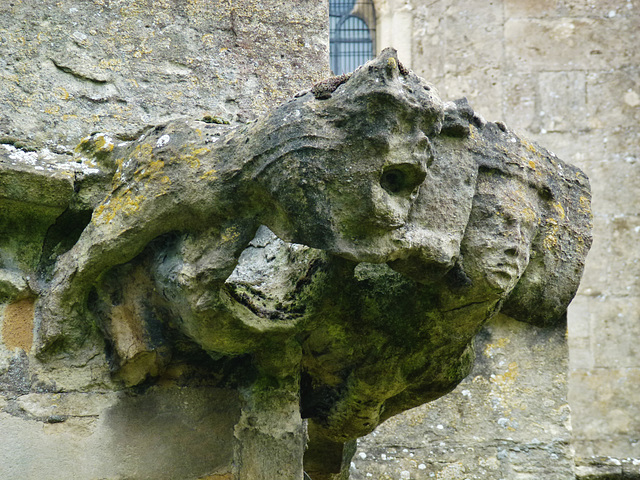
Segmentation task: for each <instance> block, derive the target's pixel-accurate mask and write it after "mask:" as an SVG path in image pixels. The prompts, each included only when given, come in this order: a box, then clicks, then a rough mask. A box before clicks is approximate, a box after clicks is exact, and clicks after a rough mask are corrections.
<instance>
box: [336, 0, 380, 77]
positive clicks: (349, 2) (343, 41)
mask: <svg viewBox="0 0 640 480" xmlns="http://www.w3.org/2000/svg"><path fill="white" fill-rule="evenodd" d="M329 21H330V29H331V30H330V37H329V55H330V59H331V70H332V71H333V73H334V75H341V74H343V73H347V72H352V71H353V70H355V69H356V68H358V67H359V66H360V65H362V64H363V63H365V62H366V61H368V60H370V59H372V58H373V57H374V56H375V53H376V45H375V38H376V13H375V9H374V7H373V2H372V0H330V1H329Z"/></svg>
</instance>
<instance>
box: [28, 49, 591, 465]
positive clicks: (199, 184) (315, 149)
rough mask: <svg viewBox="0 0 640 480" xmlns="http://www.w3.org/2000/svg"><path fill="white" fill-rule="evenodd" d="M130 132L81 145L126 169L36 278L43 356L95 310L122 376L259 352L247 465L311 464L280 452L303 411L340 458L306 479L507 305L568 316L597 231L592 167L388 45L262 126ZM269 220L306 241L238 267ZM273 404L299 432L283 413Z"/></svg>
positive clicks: (318, 448) (297, 434)
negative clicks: (48, 269)
mask: <svg viewBox="0 0 640 480" xmlns="http://www.w3.org/2000/svg"><path fill="white" fill-rule="evenodd" d="M321 90H322V91H321ZM312 92H313V93H312ZM409 119H410V120H409ZM316 132H322V135H323V136H318V134H317V133H316ZM363 138H366V139H367V143H362V139H363ZM338 139H339V141H340V142H339V143H336V140H338ZM116 142H117V140H115V139H114V138H113V137H110V136H107V135H104V134H98V135H93V136H91V137H87V138H86V139H85V140H84V141H83V143H81V145H80V146H79V147H78V155H79V156H80V158H81V159H82V162H83V163H91V162H94V163H95V164H97V165H101V166H102V168H103V169H107V170H109V169H111V171H114V170H115V172H114V177H113V181H112V187H111V188H112V193H111V194H110V195H108V196H107V197H106V198H105V199H104V200H103V201H101V202H100V203H99V204H98V205H93V208H94V210H93V217H92V221H91V223H90V224H89V225H88V226H87V228H86V229H85V231H84V232H83V233H82V235H81V236H80V238H79V239H78V241H77V243H76V244H75V245H74V246H73V248H71V250H69V251H68V252H67V253H65V254H64V255H62V256H61V257H59V259H58V260H57V262H56V265H55V269H54V270H53V279H52V280H51V283H50V284H49V285H47V284H45V285H47V286H46V287H45V288H44V289H43V290H42V292H43V299H42V300H41V302H40V303H39V310H38V316H37V320H38V321H39V322H41V323H40V324H39V327H40V328H39V330H38V332H39V337H38V340H39V341H40V342H41V345H40V348H41V352H42V353H43V354H45V355H47V356H50V355H52V354H55V355H60V354H61V353H63V352H66V351H68V349H69V348H78V347H81V346H83V345H84V346H85V347H86V345H87V342H89V344H90V345H92V342H95V341H97V339H96V340H91V339H95V332H96V330H95V329H92V328H91V326H90V324H89V322H88V320H89V319H91V318H96V322H97V323H96V326H97V327H99V329H100V330H101V331H102V332H103V334H105V335H106V338H107V342H108V344H109V346H110V352H111V353H110V354H111V356H112V366H113V368H114V369H115V371H116V376H117V378H119V379H120V380H122V381H124V382H125V384H126V385H135V384H137V383H139V382H141V381H143V380H145V379H146V378H148V377H151V378H153V377H158V376H160V375H162V373H163V371H164V370H165V369H166V368H167V366H168V365H169V363H170V361H171V357H172V356H173V355H179V354H181V353H180V352H181V349H182V348H184V347H181V343H180V342H183V340H181V339H182V338H183V337H184V338H185V339H189V340H190V341H192V342H194V343H195V344H196V345H197V346H198V347H199V348H201V349H203V350H204V351H205V352H207V353H208V354H209V355H210V356H211V357H213V358H214V359H219V358H220V357H221V356H222V357H225V356H231V357H233V356H238V355H246V354H251V355H252V356H253V361H252V362H251V363H252V364H253V366H252V368H254V369H255V373H256V374H257V375H258V377H257V378H258V380H252V381H251V382H252V383H251V382H250V383H249V384H246V386H245V387H242V388H246V389H247V390H246V391H247V396H246V399H245V401H244V405H245V406H244V407H243V412H244V413H243V415H245V416H246V418H247V419H253V420H251V421H250V420H247V421H246V422H244V423H242V422H241V424H238V425H237V426H236V436H237V438H238V439H239V440H240V443H239V445H240V449H241V452H242V453H240V456H241V458H243V460H240V461H239V465H240V467H239V468H240V470H239V472H240V473H239V474H240V476H241V477H242V478H245V477H246V478H255V475H257V473H256V472H257V471H260V470H263V471H265V472H272V471H273V469H274V468H275V465H272V466H270V467H267V466H266V464H265V463H264V462H265V461H267V460H268V461H275V462H276V463H282V464H287V465H291V468H293V469H294V470H295V469H296V468H297V469H298V470H300V469H301V465H299V466H298V467H296V466H295V462H294V461H293V460H291V461H285V459H284V457H283V456H282V455H281V454H279V453H278V452H284V451H286V452H289V453H291V454H293V456H294V458H298V457H297V454H295V452H296V451H298V452H301V451H302V446H303V442H302V439H303V437H302V429H301V426H300V425H301V423H300V421H301V417H300V414H302V416H303V417H308V418H310V425H309V433H310V443H309V453H308V457H309V459H310V460H309V462H311V463H309V465H312V464H313V462H314V460H313V459H314V458H315V457H314V456H316V455H319V454H320V453H319V452H326V448H327V446H328V445H329V444H331V443H332V444H334V447H331V448H332V449H334V450H335V452H336V457H335V460H334V462H335V463H334V464H333V465H324V466H323V467H322V469H323V470H322V471H313V472H312V473H314V474H315V475H316V476H321V475H331V474H338V472H339V471H340V470H341V469H342V470H343V471H344V463H343V452H344V447H343V446H342V444H343V443H345V442H346V441H348V440H351V439H354V438H356V437H358V436H361V435H363V434H366V433H368V432H369V431H371V430H372V429H373V428H374V427H375V426H376V425H378V424H379V423H380V422H381V421H383V420H384V419H386V418H389V417H390V416H392V415H394V414H396V413H398V412H400V411H402V410H405V409H407V408H410V407H413V406H416V405H419V404H421V403H424V402H426V401H430V400H433V399H435V398H438V397H439V396H442V395H443V394H445V393H447V392H449V391H450V390H451V389H452V388H454V387H455V385H456V384H457V383H458V382H460V381H461V380H462V379H463V378H464V377H465V376H466V375H467V373H468V372H469V368H470V367H471V365H472V362H473V350H472V348H471V342H472V340H473V338H474V336H475V334H476V333H477V331H478V330H479V329H480V327H481V326H482V325H483V324H484V322H485V321H486V320H487V319H489V318H490V317H491V316H493V315H494V314H495V313H496V312H497V311H498V310H499V309H500V308H504V310H505V311H506V312H508V313H509V314H510V315H512V316H514V317H516V318H518V319H521V320H524V321H528V322H531V323H536V324H541V325H544V324H551V323H553V322H555V321H556V320H557V319H558V318H560V317H561V316H562V314H563V312H564V310H565V309H566V305H567V304H568V302H569V301H570V300H571V298H572V297H573V295H574V293H575V291H576V289H577V283H578V279H579V276H580V272H581V270H582V267H583V262H584V257H585V255H586V252H587V250H588V248H589V244H590V236H589V235H590V234H589V230H590V216H589V215H590V214H589V192H588V183H587V181H586V177H584V175H583V174H582V173H581V172H580V171H579V170H577V169H574V168H572V167H570V166H568V165H566V164H563V163H562V162H561V161H560V160H558V159H557V158H555V156H553V155H552V154H549V153H548V152H546V151H544V150H542V149H540V148H539V147H537V146H534V145H532V144H530V143H528V142H527V141H525V140H521V139H520V138H519V137H517V136H516V135H515V134H514V133H513V132H511V131H510V130H508V129H507V128H506V127H505V126H504V125H503V124H491V123H489V124H487V123H485V122H484V120H482V119H481V118H480V117H479V116H477V115H476V114H475V113H474V111H473V110H472V109H471V108H470V107H469V105H468V104H467V102H466V101H465V100H461V101H457V102H455V103H450V104H446V105H445V104H443V103H442V102H441V101H440V100H439V98H438V97H437V96H436V93H435V91H434V90H433V87H432V86H430V85H428V84H426V83H424V82H423V81H422V80H420V79H419V78H418V77H416V76H415V75H413V74H410V73H408V72H406V71H405V70H403V68H402V67H401V65H400V64H399V63H398V61H397V58H396V57H395V53H394V52H393V51H390V50H389V51H385V52H383V54H382V55H381V56H380V57H379V58H378V59H377V60H376V61H374V62H372V63H370V64H368V65H367V66H365V67H364V68H363V69H361V70H359V71H357V72H355V73H354V74H353V75H352V76H351V77H350V78H342V79H340V81H334V82H327V83H323V84H322V85H320V86H318V87H317V88H314V89H312V91H311V92H306V93H303V94H301V95H299V96H297V97H296V98H295V99H293V100H292V101H290V102H288V103H286V104H284V105H283V106H282V107H280V108H279V109H276V110H274V112H273V113H272V114H270V115H269V116H266V117H265V118H264V119H261V120H259V121H257V122H256V123H254V124H252V125H249V126H246V127H242V128H240V129H230V128H229V127H225V126H218V125H209V124H206V123H198V122H192V121H175V122H172V123H169V124H165V125H162V126H159V127H156V128H154V129H152V130H150V129H149V130H146V131H145V132H144V133H143V134H142V136H141V137H140V138H138V139H137V140H135V141H125V142H119V143H117V144H116ZM354 148H356V149H357V150H354ZM323 149H329V150H330V151H331V152H332V153H331V154H330V155H329V156H327V154H326V153H325V152H324V151H323ZM363 151H366V152H368V155H366V156H365V158H366V161H365V162H364V163H359V162H358V161H357V160H358V158H360V156H361V155H362V152H363ZM353 152H358V153H357V156H354V154H353ZM347 157H348V158H349V163H346V161H345V159H346V158H347ZM345 165H348V166H347V167H346V168H345ZM283 168H284V172H286V176H285V175H282V173H281V169H283ZM80 190H82V189H80ZM238 199H241V201H238ZM256 200H257V202H256ZM354 205H358V210H357V211H354V210H353V206H354ZM205 220H206V223H205ZM260 223H263V224H266V225H268V226H270V227H271V228H272V229H273V230H275V231H276V232H277V233H278V234H279V236H280V237H282V238H284V239H286V240H288V241H294V242H301V243H304V244H305V245H306V246H307V247H302V246H291V247H287V246H286V245H285V244H284V243H282V242H281V241H278V242H280V243H277V242H276V240H275V238H271V239H269V237H268V235H267V236H265V233H264V232H262V233H260V234H259V236H258V237H256V238H255V239H254V241H253V247H252V248H258V249H261V252H260V253H259V254H258V257H260V256H262V257H263V258H262V259H259V260H256V259H255V257H256V254H255V253H247V257H246V258H253V260H252V261H249V262H248V263H243V260H242V257H240V266H239V270H236V272H237V273H235V274H232V271H233V269H234V267H235V265H236V258H238V257H239V256H240V253H241V251H242V249H243V248H244V247H245V246H246V245H247V244H248V243H249V241H250V239H251V237H252V236H253V234H254V232H255V230H256V228H257V226H258V225H259V224H260ZM201 225H206V228H203V227H202V226H201ZM180 231H186V232H188V234H187V235H185V234H184V233H176V232H180ZM163 234H168V236H163ZM154 239H155V240H154ZM274 242H276V243H274ZM276 245H277V248H276ZM145 247H146V248H145ZM308 247H315V248H319V249H321V250H314V249H310V248H308ZM140 252H142V253H141V254H140V255H138V254H139V253H140ZM269 252H271V253H269ZM269 259H271V260H269ZM274 259H278V261H277V262H273V260H274ZM129 261H131V263H127V262H129ZM270 262H273V264H272V265H271V266H269V265H268V264H269V263H270ZM362 262H369V263H362ZM384 262H387V263H388V264H389V266H390V267H391V268H389V267H388V266H386V265H376V264H382V263H384ZM117 264H124V265H122V266H119V267H117V268H115V269H114V270H113V271H112V272H109V273H105V272H106V271H107V270H108V269H109V268H111V267H115V266H116V265H117ZM265 266H266V267H267V268H265ZM276 266H277V268H276ZM392 269H393V270H392ZM394 270H395V272H394ZM267 271H268V272H269V274H268V275H267ZM144 272H148V273H147V274H145V273H144ZM256 272H259V274H258V277H257V278H256ZM397 272H399V273H397ZM400 274H402V275H400ZM230 275H231V276H230ZM98 277H100V282H99V284H98V287H99V288H98V289H97V291H96V294H95V295H94V296H93V299H92V300H90V302H89V309H88V310H87V309H86V308H85V306H84V305H83V303H84V300H83V299H85V298H87V295H88V293H89V291H90V289H91V288H92V286H93V285H94V284H95V282H96V279H97V278H98ZM227 278H229V279H228V280H227ZM225 281H226V284H225ZM329 300H330V301H329ZM328 301H329V302H328ZM345 312H348V314H347V316H346V317H345ZM462 320H463V321H462ZM87 324H88V325H89V326H88V327H83V325H87ZM390 325H393V328H389V326H390ZM452 325H457V327H456V328H452ZM363 338H364V339H366V341H365V342H363V340H362V339H363ZM408 338H412V339H413V340H412V341H410V342H408V341H407V339H408ZM176 340H178V341H176ZM285 346H286V347H285ZM93 348H94V347H91V348H90V349H89V351H90V352H92V351H93ZM278 349H279V354H278V355H274V350H275V351H278ZM283 349H284V350H283ZM374 352H375V354H374ZM300 368H301V369H302V377H301V379H296V378H297V377H296V375H297V374H296V373H295V372H297V371H298V369H300ZM248 373H249V372H246V373H245V374H244V375H248ZM243 381H246V380H243ZM240 385H242V382H241V383H240ZM274 398H278V399H279V400H277V401H274V400H273V399H274ZM298 403H300V404H301V408H302V411H301V412H298V410H297V408H298V407H297V405H298ZM256 405H257V406H256ZM278 411H279V412H281V415H276V418H279V419H280V420H281V424H282V425H284V424H289V423H291V425H292V428H291V429H289V430H287V431H289V434H285V433H284V432H283V431H280V430H278V429H275V428H273V426H270V425H271V422H272V421H273V418H272V417H271V416H270V415H269V414H268V413H267V412H271V414H272V415H273V414H274V412H278ZM296 412H297V413H296ZM265 415H266V417H265ZM296 415H297V417H296ZM287 418H290V420H287ZM296 418H297V420H296ZM296 421H297V422H298V427H295V425H296ZM245 424H246V425H245ZM242 425H245V426H242ZM285 430H286V429H285ZM279 438H281V439H282V441H280V440H279ZM269 446H270V447H269ZM269 448H271V449H272V452H273V453H272V454H268V453H267V452H269V451H270V450H269ZM260 459H263V460H260ZM260 465H262V467H264V468H262V469H261V467H260ZM244 467H246V469H245V470H243V468H244ZM309 468H313V467H309ZM315 468H319V467H315ZM282 475H283V476H282V478H286V477H288V476H291V475H294V473H293V471H292V472H289V473H282ZM320 478H321V477H320ZM327 478H328V477H327Z"/></svg>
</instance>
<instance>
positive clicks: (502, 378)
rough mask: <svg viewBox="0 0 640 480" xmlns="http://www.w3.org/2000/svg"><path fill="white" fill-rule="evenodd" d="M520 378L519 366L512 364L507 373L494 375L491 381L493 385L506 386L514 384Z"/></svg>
mask: <svg viewBox="0 0 640 480" xmlns="http://www.w3.org/2000/svg"><path fill="white" fill-rule="evenodd" d="M517 378H518V364H517V363H516V362H511V363H510V364H509V366H508V368H507V371H506V372H504V373H501V374H497V375H492V376H491V381H492V382H493V383H496V384H499V385H504V384H507V383H513V382H515V381H516V379H517Z"/></svg>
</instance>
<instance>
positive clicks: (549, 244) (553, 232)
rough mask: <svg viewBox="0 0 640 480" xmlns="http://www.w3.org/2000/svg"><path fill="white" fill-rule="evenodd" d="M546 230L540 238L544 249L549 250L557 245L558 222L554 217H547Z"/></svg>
mask: <svg viewBox="0 0 640 480" xmlns="http://www.w3.org/2000/svg"><path fill="white" fill-rule="evenodd" d="M547 225H548V231H547V233H546V235H545V237H544V240H542V245H543V247H544V248H545V249H547V250H551V249H552V248H554V247H555V246H557V245H558V230H559V227H558V222H557V221H556V220H555V219H554V218H548V219H547Z"/></svg>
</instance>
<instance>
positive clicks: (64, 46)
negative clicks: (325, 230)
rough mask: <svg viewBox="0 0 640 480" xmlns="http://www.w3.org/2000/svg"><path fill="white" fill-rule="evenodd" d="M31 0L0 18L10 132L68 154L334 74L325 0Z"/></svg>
mask: <svg viewBox="0 0 640 480" xmlns="http://www.w3.org/2000/svg"><path fill="white" fill-rule="evenodd" d="M29 3H30V2H26V4H25V3H23V2H14V3H8V4H5V5H4V15H2V16H0V34H1V35H2V42H0V57H2V58H3V62H2V70H1V72H2V73H1V74H0V85H2V88H0V92H1V93H0V104H2V105H5V106H8V107H9V108H10V109H11V110H10V111H4V112H3V113H2V114H0V132H1V133H0V135H1V136H2V137H3V138H4V139H5V141H6V139H15V140H18V141H21V142H23V143H24V142H26V143H28V144H30V145H33V146H37V147H42V146H43V145H49V146H50V147H51V148H55V149H56V150H57V151H59V152H68V151H70V150H71V149H73V147H74V146H75V145H76V144H77V143H78V141H79V140H80V139H81V138H82V137H84V136H85V135H87V134H88V133H91V132H92V131H118V132H122V131H126V132H128V133H129V134H135V132H137V130H139V129H140V128H141V127H143V126H144V125H147V124H149V123H160V122H163V121H166V120H168V119H171V118H176V117H177V116H184V115H189V116H192V117H194V118H202V117H203V116H205V115H211V116H218V117H222V118H223V119H226V120H228V121H232V122H236V121H246V120H249V119H252V118H255V117H256V114H257V113H258V112H263V111H265V110H266V109H267V108H269V107H271V106H272V105H273V104H274V103H279V102H281V101H283V100H284V99H286V98H287V97H288V96H289V95H290V94H291V93H292V89H293V91H294V92H295V91H296V88H298V89H299V88H300V86H301V85H308V84H310V83H313V82H314V81H317V80H318V79H319V76H325V75H326V74H327V73H328V70H327V67H326V63H325V58H326V55H327V54H328V53H327V50H326V49H327V38H326V37H325V35H326V32H325V29H326V27H325V25H324V24H323V23H320V22H319V21H318V20H319V18H321V17H324V16H326V14H327V12H326V8H327V6H326V5H325V4H324V2H316V1H307V0H305V1H304V3H303V4H300V5H299V6H298V7H299V8H295V9H288V10H287V11H286V14H283V10H282V6H281V3H280V2H277V1H272V0H269V1H256V0H239V1H234V2H227V1H223V0H215V1H213V2H211V1H194V2H187V3H184V2H178V3H175V2H152V1H147V0H118V1H95V2H89V3H87V2H84V1H77V0H65V1H62V2H59V1H53V0H45V1H43V2H39V3H38V4H37V6H36V5H35V4H34V5H31V6H30V5H29ZM296 85H297V86H298V87H296ZM34 112H37V114H35V115H34Z"/></svg>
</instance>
